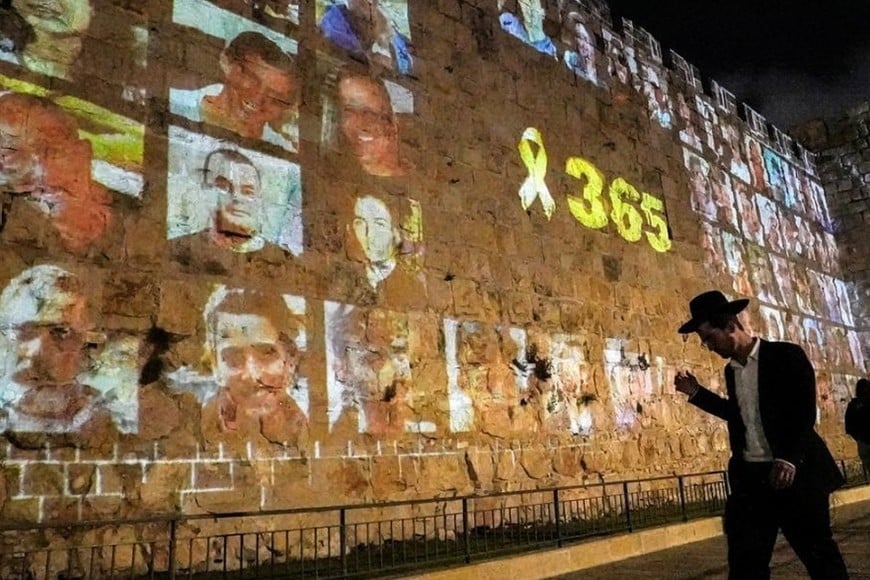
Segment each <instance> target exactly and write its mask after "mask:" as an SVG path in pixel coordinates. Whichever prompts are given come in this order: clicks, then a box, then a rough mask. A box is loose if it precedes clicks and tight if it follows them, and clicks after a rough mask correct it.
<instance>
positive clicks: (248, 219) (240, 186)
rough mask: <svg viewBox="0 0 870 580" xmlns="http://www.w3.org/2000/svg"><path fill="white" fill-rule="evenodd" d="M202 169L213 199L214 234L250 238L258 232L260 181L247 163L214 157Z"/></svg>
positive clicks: (252, 167)
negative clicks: (218, 232)
mask: <svg viewBox="0 0 870 580" xmlns="http://www.w3.org/2000/svg"><path fill="white" fill-rule="evenodd" d="M209 165H210V166H209V168H207V169H206V176H205V181H206V184H207V186H208V187H211V188H213V189H214V191H215V193H216V195H217V201H218V209H217V216H216V217H217V220H216V222H217V223H216V225H217V228H218V231H220V232H221V233H223V234H226V235H230V236H237V237H239V238H251V237H253V236H255V235H256V234H257V233H258V232H259V231H260V220H261V219H262V210H263V199H262V195H261V192H260V178H259V176H258V175H257V170H256V169H255V168H254V166H252V165H251V164H250V163H247V162H244V161H241V160H231V159H228V158H226V157H224V156H222V155H221V154H216V155H215V157H214V158H213V159H212V161H211V163H210V164H209Z"/></svg>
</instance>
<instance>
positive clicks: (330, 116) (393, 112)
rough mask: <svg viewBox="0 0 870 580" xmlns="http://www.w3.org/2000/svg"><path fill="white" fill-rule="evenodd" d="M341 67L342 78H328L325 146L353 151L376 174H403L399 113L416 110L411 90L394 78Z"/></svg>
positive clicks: (338, 76) (371, 172) (324, 124)
mask: <svg viewBox="0 0 870 580" xmlns="http://www.w3.org/2000/svg"><path fill="white" fill-rule="evenodd" d="M335 72H336V73H337V78H334V79H333V78H329V79H327V81H326V82H325V83H324V86H325V87H327V89H328V90H327V92H326V93H324V95H323V135H322V141H323V143H324V144H325V145H326V147H325V149H328V150H333V151H342V152H346V153H348V154H350V155H352V156H353V157H354V158H355V159H356V160H357V162H358V163H359V166H360V168H361V169H362V170H363V171H365V172H366V173H368V174H370V175H375V176H378V177H395V176H399V175H403V174H404V173H405V169H404V168H403V166H402V163H401V161H400V158H399V121H398V117H397V116H398V115H401V114H407V113H412V112H413V110H414V105H413V96H412V95H411V93H410V91H408V90H407V89H405V88H404V87H401V86H399V85H397V84H396V83H393V82H391V81H383V80H378V79H374V78H371V77H369V76H366V75H358V74H354V73H351V72H349V71H347V70H344V71H335ZM330 89H331V90H330Z"/></svg>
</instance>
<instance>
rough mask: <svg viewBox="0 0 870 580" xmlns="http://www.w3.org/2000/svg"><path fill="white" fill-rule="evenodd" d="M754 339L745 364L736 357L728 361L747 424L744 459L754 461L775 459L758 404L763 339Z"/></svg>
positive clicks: (744, 422) (741, 411)
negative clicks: (759, 361) (759, 350)
mask: <svg viewBox="0 0 870 580" xmlns="http://www.w3.org/2000/svg"><path fill="white" fill-rule="evenodd" d="M754 340H755V344H753V345H752V350H751V351H750V352H749V356H748V357H747V358H746V364H745V365H741V364H740V363H739V362H737V361H736V360H734V359H731V362H729V363H728V364H729V365H730V366H731V369H732V370H733V371H734V391H735V393H736V395H737V403H738V406H739V407H740V417H741V418H742V419H743V424H744V425H745V426H746V448H745V449H744V450H743V459H744V460H745V461H747V462H753V463H755V462H762V461H773V459H774V458H773V452H772V451H771V450H770V444H769V443H768V442H767V438H766V437H765V436H764V428H763V426H762V424H761V411H760V410H759V406H758V349H759V347H760V345H761V341H760V340H758V339H757V338H756V339H754Z"/></svg>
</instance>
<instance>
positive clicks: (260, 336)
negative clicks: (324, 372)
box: [169, 285, 309, 445]
mask: <svg viewBox="0 0 870 580" xmlns="http://www.w3.org/2000/svg"><path fill="white" fill-rule="evenodd" d="M305 314H306V305H305V300H304V299H303V298H300V297H297V296H290V295H280V294H277V293H274V292H265V291H259V290H243V289H238V288H226V287H225V286H223V285H219V286H217V287H216V288H215V290H214V292H213V293H212V294H211V296H210V297H209V299H208V301H207V303H206V305H205V308H204V310H203V321H204V323H205V325H204V329H205V341H204V344H203V356H202V364H201V366H200V368H196V367H190V366H187V367H182V368H180V369H178V370H176V371H174V372H173V373H171V374H170V375H169V383H170V386H171V388H173V389H174V390H177V391H181V392H188V393H192V394H193V395H195V396H196V398H197V400H198V401H199V402H200V403H201V404H202V406H203V409H202V427H203V432H204V434H205V435H206V437H208V438H217V439H224V440H225V439H235V440H237V441H249V440H251V438H254V437H259V436H262V437H263V438H265V439H266V440H267V441H270V442H272V443H277V444H282V445H286V444H295V443H296V442H297V441H299V439H300V437H302V436H304V435H305V434H306V433H307V425H308V412H309V393H308V382H307V379H306V378H305V377H303V376H301V375H300V372H299V365H300V362H301V360H302V357H303V356H304V353H305V351H306V350H307V337H306V324H305Z"/></svg>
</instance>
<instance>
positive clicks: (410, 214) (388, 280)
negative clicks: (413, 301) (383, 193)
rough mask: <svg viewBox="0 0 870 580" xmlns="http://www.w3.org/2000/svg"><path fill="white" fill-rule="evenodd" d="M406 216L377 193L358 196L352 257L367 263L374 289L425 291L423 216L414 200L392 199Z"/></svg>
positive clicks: (350, 241) (350, 247)
mask: <svg viewBox="0 0 870 580" xmlns="http://www.w3.org/2000/svg"><path fill="white" fill-rule="evenodd" d="M391 205H393V206H394V207H399V206H401V207H405V208H406V210H405V215H402V214H401V213H400V212H399V211H396V210H391V209H390V207H388V205H387V203H386V202H385V201H384V200H382V199H379V198H377V197H374V196H370V195H369V196H364V197H359V198H357V200H356V202H355V203H354V215H353V222H352V223H351V224H349V226H348V234H349V235H348V256H349V257H350V258H351V259H353V260H355V261H357V262H360V263H361V264H363V265H364V268H365V278H366V280H367V281H368V284H369V286H370V287H371V288H372V289H374V290H379V289H382V290H384V291H385V292H387V293H393V291H396V292H417V293H422V292H423V289H422V287H421V285H422V284H423V283H424V279H423V277H422V274H421V273H420V267H421V263H422V259H423V217H422V212H421V209H420V204H419V203H418V202H416V201H414V200H400V201H396V200H394V201H391Z"/></svg>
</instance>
